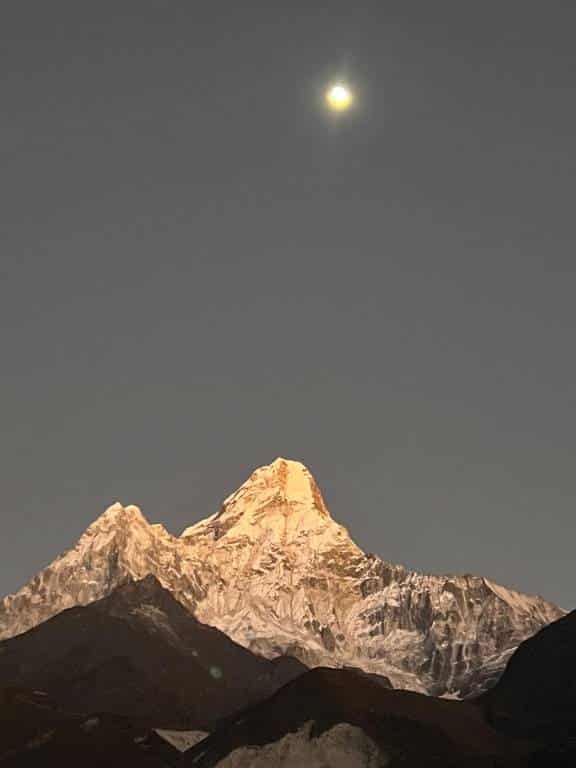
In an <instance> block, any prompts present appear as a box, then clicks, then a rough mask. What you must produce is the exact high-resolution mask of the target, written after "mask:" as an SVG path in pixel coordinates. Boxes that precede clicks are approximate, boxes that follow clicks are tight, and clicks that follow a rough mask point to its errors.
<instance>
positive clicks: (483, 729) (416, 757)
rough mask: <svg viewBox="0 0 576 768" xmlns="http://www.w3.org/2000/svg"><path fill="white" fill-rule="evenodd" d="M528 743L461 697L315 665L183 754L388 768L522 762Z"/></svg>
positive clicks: (198, 762)
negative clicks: (385, 684)
mask: <svg viewBox="0 0 576 768" xmlns="http://www.w3.org/2000/svg"><path fill="white" fill-rule="evenodd" d="M526 751H527V750H526V747H525V746H524V745H523V744H515V743H514V742H513V741H512V740H510V739H508V738H506V737H505V736H502V735H500V734H498V733H497V732H495V731H494V730H493V729H492V728H491V727H490V726H489V725H487V723H486V722H485V721H484V720H483V718H482V715H481V713H480V711H479V710H478V709H477V708H475V707H473V706H471V705H469V704H466V703H464V702H459V701H447V700H442V699H433V698H431V697H428V696H423V695H422V694H418V693H414V692H411V691H394V690H386V689H385V688H382V686H380V685H378V684H377V683H375V682H374V681H372V680H370V679H369V678H368V677H366V676H365V675H359V674H357V673H355V672H351V671H346V670H335V669H326V668H317V669H314V670H311V671H310V672H307V673H306V674H304V675H302V676H301V677H299V678H298V679H297V680H294V681H293V682H291V683H289V684H287V685H286V686H284V687H283V688H282V689H280V690H279V691H278V692H277V693H276V694H274V695H273V696H272V697H271V698H270V699H269V700H267V701H266V702H263V703H262V704H259V705H256V706H255V707H252V708H250V709H248V710H245V711H243V712H241V713H240V714H239V716H238V717H236V718H231V719H230V721H228V722H227V723H226V724H225V725H224V726H223V727H222V728H219V729H218V730H217V731H216V732H214V733H213V734H211V735H210V736H208V737H207V738H206V739H205V740H203V741H202V742H200V743H199V744H198V745H197V746H195V747H193V748H192V749H191V750H189V751H188V752H186V753H184V755H183V759H182V765H183V766H186V768H214V767H215V766H218V768H243V767H244V766H246V768H248V766H250V768H265V767H266V768H267V767H268V766H282V767H283V768H301V766H307V768H325V766H331V768H383V767H384V766H388V765H391V766H394V765H402V766H404V767H405V768H412V766H414V768H416V767H417V768H423V767H424V766H429V765H430V766H438V765H442V766H445V767H447V768H448V767H450V766H453V767H455V766H459V768H463V766H474V767H475V768H493V767H494V766H496V765H500V766H504V765H507V766H512V765H520V764H521V763H520V762H519V760H520V758H521V756H522V755H523V754H524V753H525V752H526Z"/></svg>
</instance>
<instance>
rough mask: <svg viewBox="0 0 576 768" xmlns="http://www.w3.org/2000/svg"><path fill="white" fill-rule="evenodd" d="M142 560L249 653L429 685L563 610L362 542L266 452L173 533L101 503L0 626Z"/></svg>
mask: <svg viewBox="0 0 576 768" xmlns="http://www.w3.org/2000/svg"><path fill="white" fill-rule="evenodd" d="M149 574H151V575H153V576H155V577H156V579H157V580H158V582H159V583H160V584H161V585H162V587H163V588H164V589H167V590H169V592H171V594H172V595H173V596H174V597H175V598H176V599H177V600H178V601H179V602H180V603H181V604H182V605H183V606H185V607H186V608H187V609H188V610H189V611H191V612H193V613H194V615H195V616H196V617H197V618H198V619H199V621H201V622H203V623H204V624H208V625H211V626H213V627H216V628H218V629H220V630H221V631H223V632H225V633H226V634H227V635H228V636H229V637H231V638H232V639H233V640H234V641H236V642H237V643H239V644H240V645H243V646H245V647H247V648H249V649H251V650H252V651H254V652H256V653H259V654H261V655H264V656H266V657H268V658H274V657H276V656H279V655H282V654H289V655H293V656H296V657H298V658H299V659H300V660H301V661H303V662H304V663H305V664H307V665H308V666H318V665H323V666H333V667H338V666H351V667H360V668H362V669H364V670H365V671H366V672H371V673H376V674H380V675H386V676H387V677H388V678H389V679H390V680H391V681H392V683H393V685H394V686H395V687H402V688H412V689H414V690H419V691H425V692H429V693H434V694H439V695H441V694H457V693H458V692H459V691H462V690H466V686H468V687H469V685H470V682H469V681H470V680H471V679H472V678H473V679H474V680H478V679H480V680H483V679H485V677H486V674H485V672H486V670H488V671H489V672H490V678H491V679H493V678H494V676H497V675H498V674H499V673H500V670H501V669H503V666H504V665H505V662H506V660H507V659H508V658H509V656H510V653H511V651H512V650H513V649H514V648H515V647H516V646H517V645H518V644H519V643H520V642H522V641H523V640H524V639H526V638H527V637H529V636H530V635H532V634H534V633H535V632H536V631H537V630H539V629H540V628H541V627H542V626H544V625H545V624H547V623H549V622H551V621H553V620H554V619H556V618H558V617H559V616H561V615H563V611H561V610H560V609H559V608H557V607H556V606H554V605H552V604H550V603H548V602H546V601H545V600H543V599H542V598H540V597H531V596H527V595H521V594H519V593H516V592H514V591H512V590H509V589H506V588H505V587H501V586H499V585H497V584H494V583H493V582H491V581H488V580H487V579H483V578H482V577H479V576H468V575H467V576H432V575H426V574H420V573H416V572H413V571H409V570H408V569H407V568H404V567H403V566H399V565H394V564H391V563H387V562H386V561H384V560H381V559H380V558H378V557H375V556H373V555H366V554H365V553H364V552H363V551H362V550H361V549H360V548H359V547H358V546H357V545H356V544H355V543H354V542H353V541H352V539H351V538H350V536H349V534H348V532H347V531H346V529H345V528H344V527H343V526H341V525H339V524H338V523H337V522H336V521H335V520H333V519H332V517H331V516H330V514H329V512H328V510H327V508H326V504H325V502H324V500H323V498H322V494H321V492H320V490H319V488H318V486H317V484H316V482H315V480H314V478H313V476H312V474H311V473H310V471H309V470H308V469H307V468H306V467H305V466H304V465H303V464H301V463H299V462H297V461H289V460H287V459H283V458H278V459H276V460H275V461H273V462H272V463H271V464H269V465H267V466H264V467H260V468H259V469H256V470H255V471H254V472H253V473H252V474H251V475H250V477H249V478H248V480H247V481H246V482H245V483H244V484H243V485H242V486H241V487H240V488H239V489H238V490H237V491H236V492H235V493H233V494H232V495H230V496H228V498H227V499H225V501H224V503H223V505H222V507H221V509H220V510H219V511H218V512H217V513H216V514H214V515H212V517H209V518H207V519H206V520H203V521H201V522H199V523H196V524H195V525H192V526H191V527H189V528H187V529H186V530H185V531H184V532H183V534H182V535H181V536H180V537H175V536H172V535H171V534H169V533H168V532H167V531H166V529H165V528H164V527H163V526H162V525H151V524H150V523H149V522H148V521H147V520H146V518H145V517H144V515H143V514H142V513H141V512H140V510H139V509H138V508H137V507H134V506H126V507H124V506H122V505H121V504H119V503H116V504H114V505H112V506H111V507H109V509H108V510H106V512H104V514H103V515H101V516H100V517H99V518H98V519H97V520H96V521H95V522H94V523H92V525H90V526H89V528H88V529H87V530H86V532H85V533H84V534H83V536H82V537H81V538H80V539H79V541H78V543H77V544H76V546H75V547H74V548H73V549H71V550H69V551H68V552H65V553H64V554H63V555H61V556H60V557H58V558H57V559H56V560H55V561H54V562H53V563H52V564H51V565H50V566H48V567H47V568H45V569H44V570H43V571H41V572H40V573H39V574H38V575H37V576H35V577H34V579H32V581H31V582H29V583H28V584H27V585H26V586H24V587H23V588H22V589H21V590H20V591H19V592H18V593H16V594H15V595H12V596H9V597H7V598H5V599H4V600H3V601H2V602H1V603H0V638H2V637H5V638H6V637H11V636H13V635H17V634H19V633H21V632H24V631H26V630H27V629H30V628H31V627H33V626H35V625H37V624H39V623H40V622H43V621H45V620H46V619H48V618H50V617H51V616H53V615H54V614H57V613H59V612H61V611H63V610H64V609H66V608H70V607H72V606H75V605H85V604H88V603H91V602H93V601H95V600H99V599H100V598H103V597H105V596H106V595H108V594H110V593H111V592H112V591H113V590H114V589H116V588H117V587H118V586H120V585H122V584H124V583H126V582H128V581H138V580H140V579H143V578H144V577H146V576H147V575H149ZM482 670H484V671H483V672H482V673H481V674H480V677H478V676H477V677H474V676H475V675H477V673H478V672H479V671H482ZM475 684H476V683H475Z"/></svg>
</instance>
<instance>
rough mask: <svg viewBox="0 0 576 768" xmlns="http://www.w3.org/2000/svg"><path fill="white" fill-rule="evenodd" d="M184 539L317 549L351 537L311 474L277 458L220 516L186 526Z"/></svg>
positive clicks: (251, 479)
mask: <svg viewBox="0 0 576 768" xmlns="http://www.w3.org/2000/svg"><path fill="white" fill-rule="evenodd" d="M182 538H183V539H188V540H194V541H196V542H199V541H202V543H203V544H204V543H205V541H208V542H211V543H214V542H220V540H221V539H225V540H226V543H228V542H232V541H234V542H239V541H240V540H244V539H246V540H248V541H254V542H256V541H259V542H263V541H265V542H266V543H267V544H268V545H269V546H281V547H292V546H294V545H296V546H299V545H302V544H306V543H309V544H313V546H314V548H315V549H318V548H322V545H323V544H326V543H327V542H328V541H333V542H334V543H335V544H336V543H337V542H338V541H339V540H340V541H343V540H345V539H349V536H348V533H347V531H346V529H345V528H343V527H342V526H340V525H338V524H337V523H335V522H334V520H332V518H331V517H330V513H329V512H328V509H327V507H326V504H325V503H324V499H323V498H322V493H321V492H320V489H319V488H318V485H317V484H316V481H315V480H314V477H313V476H312V474H311V472H310V470H309V469H308V468H307V467H305V466H304V464H301V463H300V462H298V461H290V460H288V459H283V458H278V459H276V460H275V461H273V462H272V464H269V465H267V466H264V467H260V468H259V469H257V470H255V471H254V472H253V473H252V474H251V475H250V477H249V478H248V480H247V481H246V482H245V483H244V484H243V485H242V486H240V488H239V489H238V490H237V491H235V492H234V493H233V494H232V495H230V496H228V498H227V499H226V500H225V501H224V503H223V505H222V508H221V509H220V511H219V512H217V513H216V514H215V515H213V516H212V517H209V518H208V519H207V520H203V521H202V522H200V523H197V524H196V525H193V526H191V527H189V528H187V529H186V530H185V531H184V532H183V534H182ZM221 543H222V542H220V543H219V544H218V545H217V546H220V545H221Z"/></svg>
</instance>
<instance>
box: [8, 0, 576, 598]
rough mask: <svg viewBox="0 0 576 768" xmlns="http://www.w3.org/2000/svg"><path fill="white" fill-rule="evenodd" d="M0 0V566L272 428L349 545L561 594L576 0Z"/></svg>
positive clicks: (570, 543)
mask: <svg viewBox="0 0 576 768" xmlns="http://www.w3.org/2000/svg"><path fill="white" fill-rule="evenodd" d="M360 6H361V7H360ZM2 17H3V18H2V24H1V25H0V36H1V46H2V49H1V83H0V96H1V98H0V104H1V107H2V121H1V124H0V137H1V144H0V146H1V151H2V158H1V168H2V174H1V182H0V183H1V188H2V193H3V205H2V219H1V222H2V223H1V238H2V243H1V252H0V259H1V265H0V317H1V327H0V350H1V361H2V369H1V370H2V382H1V386H2V396H1V397H2V399H1V403H2V437H1V440H0V446H1V456H0V459H1V462H2V468H3V472H2V475H3V479H2V484H1V497H2V498H1V510H2V511H1V513H0V514H1V516H2V538H1V540H0V592H1V593H7V592H9V591H12V590H14V589H15V588H16V587H18V586H19V585H20V584H21V583H23V582H24V581H26V580H27V579H28V578H29V577H30V576H32V574H33V573H35V572H36V571H37V570H39V568H40V567H41V566H43V565H45V564H46V563H47V562H49V561H50V560H51V559H52V558H53V557H54V556H55V555H56V554H57V553H59V552H60V551H61V550H63V549H66V548H67V547H68V546H70V545H71V544H72V543H73V542H74V541H75V539H76V538H77V536H78V535H79V534H80V533H81V532H82V530H83V529H84V528H85V527H86V526H87V525H88V524H89V522H90V521H91V520H92V519H93V518H95V517H96V516H97V515H98V514H99V513H100V512H101V511H102V510H103V508H104V507H105V506H106V505H107V504H109V503H110V502H112V501H114V500H116V499H119V500H121V501H123V502H124V503H137V504H139V505H141V506H142V508H143V510H144V512H145V514H147V516H148V517H149V518H150V519H153V520H159V521H163V522H164V523H165V524H166V525H167V527H168V528H169V529H170V530H172V531H175V532H179V531H180V530H181V529H182V528H184V527H185V526H186V525H188V524H190V523H192V522H194V521H195V520H198V519H200V518H201V517H204V516H206V515H208V514H211V513H212V512H214V511H215V510H216V509H217V507H218V505H219V503H220V501H221V499H222V498H224V497H225V496H226V495H227V494H228V493H229V492H231V491H232V490H233V489H234V488H235V487H236V486H237V485H239V484H240V483H241V482H242V481H243V480H244V479H245V477H246V476H247V474H248V473H249V472H250V471H251V469H253V468H254V467H255V466H258V465H259V464H263V463H268V462H269V461H271V460H272V459H274V458H275V457H276V456H277V455H279V454H280V455H284V456H288V457H290V458H298V459H300V460H302V461H304V462H305V463H306V464H308V466H309V467H310V468H311V470H312V471H313V472H314V474H315V475H316V477H317V479H318V481H319V483H320V485H321V486H322V488H323V490H324V492H325V495H326V498H327V502H328V504H329V506H330V509H331V511H332V514H333V515H334V517H336V518H337V519H339V520H340V521H342V522H343V523H344V524H346V525H347V526H348V527H349V529H350V530H351V532H352V534H353V536H354V537H355V539H356V540H357V541H358V543H359V544H361V545H362V546H364V547H365V548H366V549H367V550H368V551H372V552H376V553H378V554H380V555H381V556H383V557H385V558H387V559H390V560H393V561H400V562H404V563H406V564H408V565H410V566H412V567H414V568H418V569H422V570H434V571H451V570H453V571H468V572H477V573H482V574H484V575H487V576H490V577H492V578H494V579H496V580H499V581H501V582H503V583H506V584H509V585H512V586H516V587H519V588H521V589H524V590H526V591H531V592H532V591H534V592H538V593H541V594H543V595H544V596H546V597H548V598H550V599H553V600H556V601H557V602H559V603H560V604H562V605H564V606H565V607H573V605H574V600H573V578H574V572H573V560H574V555H573V552H574V537H575V534H576V523H575V517H574V502H575V496H576V489H575V472H574V456H575V442H576V437H575V436H576V418H575V405H576V363H575V362H574V324H575V320H576V308H575V302H574V294H575V287H576V281H575V274H574V272H575V266H574V243H575V240H576V237H575V224H574V184H575V171H576V163H575V161H576V150H575V146H574V136H575V135H576V125H575V123H576V106H575V100H574V71H575V59H576V54H575V51H574V42H573V35H574V29H575V28H576V8H571V7H570V4H568V3H563V2H548V3H543V2H529V1H528V2H526V0H523V1H522V2H520V1H519V0H508V2H502V0H498V1H497V2H496V1H494V2H491V1H485V2H482V3H462V2H461V0H458V1H457V2H456V1H454V2H443V1H442V0H440V1H439V2H434V3H431V2H429V0H426V2H416V0H414V1H413V2H406V1H405V0H401V1H400V0H398V1H397V2H386V3H383V2H377V3H363V4H355V3H352V2H347V3H318V4H316V3H313V2H312V3H305V4H304V3H302V4H298V3H297V4H294V3H287V2H283V3H275V2H270V0H268V1H267V2H261V3H253V2H251V3H248V4H244V3H240V2H238V1H237V0H234V2H232V1H230V2H218V1H217V0H210V1H209V2H200V1H199V0H196V1H195V2H186V3H184V2H170V1H168V0H165V2H162V3H161V2H150V0H139V2H137V3H136V2H124V1H123V0H116V2H114V3H111V2H99V3H78V2H77V0H75V1H74V2H60V1H59V0H54V1H53V2H50V3H46V2H26V0H22V1H20V2H9V3H6V5H5V7H4V8H3V13H2ZM341 72H345V73H347V74H348V76H349V77H350V78H351V80H352V82H354V83H356V85H357V87H358V88H359V92H360V93H361V107H360V108H359V110H358V112H357V114H356V115H355V116H354V117H353V118H352V119H346V120H344V121H340V123H339V124H338V125H335V124H334V123H333V122H331V121H329V120H328V119H327V116H326V115H325V114H324V112H323V110H322V109H321V108H320V107H319V105H318V100H317V93H318V88H319V87H321V85H322V84H323V83H324V82H325V81H328V80H329V79H331V78H332V77H333V76H334V75H338V74H340V73H341Z"/></svg>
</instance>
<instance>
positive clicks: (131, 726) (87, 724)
mask: <svg viewBox="0 0 576 768" xmlns="http://www.w3.org/2000/svg"><path fill="white" fill-rule="evenodd" d="M178 758H179V752H178V750H176V749H174V748H173V747H171V746H170V745H169V744H168V743H167V742H166V741H165V740H164V739H162V738H161V737H160V736H158V734H156V733H155V732H154V731H152V730H151V729H148V728H146V727H144V726H142V725H138V724H135V723H132V722H130V720H128V719H127V718H123V717H120V716H114V715H101V714H100V715H90V716H87V715H78V714H76V715H75V714H71V713H69V712H65V711H64V710H62V709H60V708H59V707H58V706H57V705H56V704H55V703H54V702H53V701H52V700H51V699H50V698H49V697H47V696H46V695H45V694H42V693H40V692H38V691H29V690H25V689H0V764H1V765H2V766H6V768H47V766H59V768H65V766H74V767H75V768H76V766H83V768H93V767H94V768H96V767H97V766H98V768H101V766H103V765H110V766H115V765H118V766H123V768H128V767H129V766H142V768H160V767H161V766H164V768H166V767H167V766H175V765H176V763H177V760H178Z"/></svg>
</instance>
